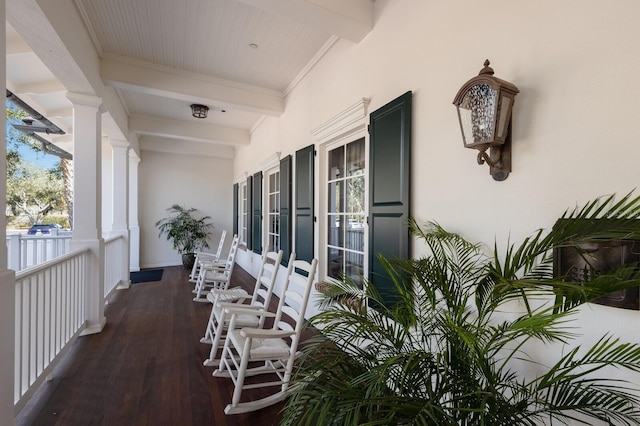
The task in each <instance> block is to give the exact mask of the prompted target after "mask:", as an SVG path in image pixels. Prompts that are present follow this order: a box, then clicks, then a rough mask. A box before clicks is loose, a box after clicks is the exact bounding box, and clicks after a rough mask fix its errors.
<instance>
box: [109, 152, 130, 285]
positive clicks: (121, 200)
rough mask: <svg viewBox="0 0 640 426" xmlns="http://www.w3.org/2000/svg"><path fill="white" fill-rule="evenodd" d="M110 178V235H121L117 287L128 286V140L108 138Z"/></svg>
mask: <svg viewBox="0 0 640 426" xmlns="http://www.w3.org/2000/svg"><path fill="white" fill-rule="evenodd" d="M109 143H110V144H111V153H112V155H111V179H112V185H111V188H112V199H111V206H112V211H113V213H112V217H113V223H112V224H111V237H115V236H122V237H123V238H124V240H125V243H124V244H123V247H124V250H122V253H121V254H122V256H121V257H120V262H119V265H118V268H119V269H120V272H119V274H118V275H119V280H118V281H119V284H118V288H128V287H129V284H130V283H131V281H130V280H129V238H130V237H129V142H127V141H120V140H115V139H110V140H109Z"/></svg>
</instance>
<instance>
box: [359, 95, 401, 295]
mask: <svg viewBox="0 0 640 426" xmlns="http://www.w3.org/2000/svg"><path fill="white" fill-rule="evenodd" d="M369 122H370V125H369V133H370V146H369V152H370V165H369V184H370V186H369V188H370V191H369V270H370V273H369V278H370V281H371V282H372V283H373V285H375V287H376V288H377V290H378V291H379V292H380V293H381V294H382V295H383V298H384V300H385V302H386V303H387V304H393V302H394V300H397V293H396V289H395V286H394V285H393V282H392V281H391V278H390V277H389V275H388V274H387V273H386V271H385V270H384V268H383V267H382V264H381V263H380V261H379V260H378V255H379V254H382V255H384V256H385V257H387V258H404V259H407V258H409V243H410V239H409V226H408V222H409V194H410V188H409V181H410V174H411V170H410V166H411V158H410V157H411V92H407V93H405V94H404V95H402V96H400V97H399V98H397V99H395V100H393V101H392V102H389V103H388V104H387V105H385V106H383V107H382V108H380V109H378V110H376V111H374V112H373V113H371V116H370V120H369Z"/></svg>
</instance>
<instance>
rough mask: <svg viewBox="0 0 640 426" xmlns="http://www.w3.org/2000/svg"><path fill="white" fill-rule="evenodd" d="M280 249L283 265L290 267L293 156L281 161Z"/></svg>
mask: <svg viewBox="0 0 640 426" xmlns="http://www.w3.org/2000/svg"><path fill="white" fill-rule="evenodd" d="M280 248H281V249H282V264H283V265H284V266H288V265H289V256H291V156H290V155H287V156H286V157H284V158H283V159H281V160H280Z"/></svg>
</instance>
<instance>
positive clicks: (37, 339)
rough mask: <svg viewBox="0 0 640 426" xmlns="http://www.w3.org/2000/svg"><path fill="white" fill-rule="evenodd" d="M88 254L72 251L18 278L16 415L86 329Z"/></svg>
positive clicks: (84, 251)
mask: <svg viewBox="0 0 640 426" xmlns="http://www.w3.org/2000/svg"><path fill="white" fill-rule="evenodd" d="M89 256H90V251H89V250H88V249H82V250H75V251H73V252H70V253H68V254H65V255H63V256H60V257H58V258H56V259H54V260H50V261H47V262H45V263H42V264H40V265H38V266H35V267H33V268H30V269H28V270H25V271H22V272H18V273H17V274H16V293H15V294H16V316H15V318H16V328H15V349H16V353H15V380H14V401H15V409H16V413H17V412H19V411H20V410H21V409H22V407H23V406H24V404H25V403H26V402H27V401H28V400H29V398H30V397H31V395H32V393H33V392H34V391H35V390H36V389H38V387H39V386H40V384H42V382H43V381H44V380H45V379H46V377H47V376H48V375H49V374H50V372H51V371H52V370H53V368H54V366H55V365H56V364H57V363H58V361H59V360H60V359H61V358H62V356H63V354H64V353H65V352H66V351H67V350H68V348H69V347H70V344H71V343H72V342H73V341H74V340H75V338H76V337H77V336H78V335H79V334H80V333H81V332H82V330H83V328H84V325H85V303H86V302H85V284H86V269H87V263H88V259H89Z"/></svg>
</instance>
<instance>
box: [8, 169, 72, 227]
mask: <svg viewBox="0 0 640 426" xmlns="http://www.w3.org/2000/svg"><path fill="white" fill-rule="evenodd" d="M7 205H8V206H9V207H10V208H11V210H12V212H13V214H14V215H20V214H24V215H26V216H27V217H28V218H29V222H30V223H31V224H36V223H40V222H41V221H42V218H43V217H44V216H46V215H47V214H48V213H50V212H51V211H54V210H62V209H64V207H65V204H64V189H63V185H62V179H60V178H57V177H56V175H55V174H54V173H52V172H51V171H49V170H46V169H43V168H41V167H37V166H35V165H33V164H31V163H28V162H21V163H20V165H19V166H18V168H17V170H16V171H15V172H14V173H13V175H11V176H9V177H7Z"/></svg>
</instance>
